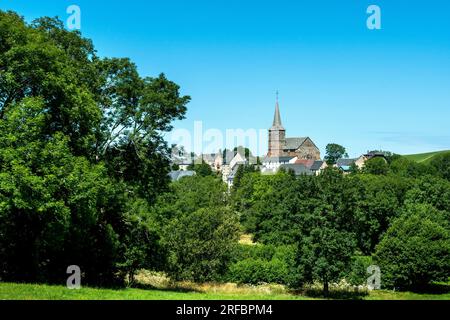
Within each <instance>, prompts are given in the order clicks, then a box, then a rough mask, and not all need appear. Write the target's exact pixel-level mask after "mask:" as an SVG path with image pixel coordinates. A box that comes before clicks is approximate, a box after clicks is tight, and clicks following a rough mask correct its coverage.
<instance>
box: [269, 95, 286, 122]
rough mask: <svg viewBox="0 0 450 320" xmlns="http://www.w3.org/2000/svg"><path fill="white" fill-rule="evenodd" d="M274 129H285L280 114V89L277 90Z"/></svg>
mask: <svg viewBox="0 0 450 320" xmlns="http://www.w3.org/2000/svg"><path fill="white" fill-rule="evenodd" d="M271 129H272V130H284V128H283V125H282V123H281V115H280V105H279V103H278V91H277V102H276V104H275V115H274V117H273V125H272V128H271Z"/></svg>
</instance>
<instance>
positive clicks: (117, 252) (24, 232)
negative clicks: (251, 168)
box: [0, 11, 190, 284]
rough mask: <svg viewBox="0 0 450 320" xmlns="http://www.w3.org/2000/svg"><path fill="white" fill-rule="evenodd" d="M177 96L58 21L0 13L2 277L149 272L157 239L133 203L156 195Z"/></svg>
mask: <svg viewBox="0 0 450 320" xmlns="http://www.w3.org/2000/svg"><path fill="white" fill-rule="evenodd" d="M179 91H180V90H179V86H178V85H177V84H175V83H173V82H171V81H169V80H168V79H167V78H166V77H165V76H164V75H163V74H161V75H159V76H158V77H155V78H141V77H140V75H139V74H138V72H137V69H136V66H135V65H134V64H133V63H132V62H131V61H130V60H129V59H108V58H104V59H101V58H99V57H97V56H96V52H95V49H94V46H93V44H92V42H91V41H90V40H88V39H85V38H83V37H82V36H81V34H80V33H79V32H71V31H67V30H66V29H65V28H64V24H63V23H62V21H59V20H58V19H53V18H41V19H38V20H36V21H34V22H33V23H31V24H27V23H25V22H24V20H23V19H22V18H21V17H19V16H18V15H17V14H15V13H12V12H3V11H0V261H1V263H0V268H1V269H0V276H1V277H2V279H11V280H18V281H24V280H26V281H49V282H53V281H60V280H61V278H62V277H65V276H66V274H65V270H66V268H67V266H68V265H71V264H77V265H79V266H80V267H81V269H82V272H83V275H84V281H85V282H87V283H93V284H112V283H113V282H114V281H115V280H117V276H118V275H119V274H128V276H129V277H130V279H132V278H133V274H134V272H135V270H136V269H137V268H139V267H142V266H146V267H148V266H150V265H153V264H152V263H151V260H154V259H153V258H154V252H155V251H157V250H158V246H159V243H158V241H159V240H158V235H157V234H155V232H154V224H152V223H151V222H152V221H153V220H151V219H150V217H148V216H147V215H145V214H143V213H142V212H141V211H139V210H137V211H136V210H135V209H134V204H135V203H140V202H141V201H143V202H145V203H146V204H147V205H151V204H153V203H154V201H155V199H156V198H157V197H158V196H159V195H160V194H162V193H163V192H164V191H166V190H167V189H168V186H169V177H168V175H167V173H168V172H169V170H170V161H169V160H170V152H169V150H168V147H167V144H166V142H165V141H164V139H163V136H164V134H165V133H166V132H168V131H170V130H171V129H172V126H171V122H172V121H173V120H175V119H182V118H183V117H184V114H185V112H186V105H187V103H188V102H189V100H190V98H189V97H188V96H182V95H180V93H179ZM142 207H143V206H142ZM158 231H159V230H158ZM119 280H121V279H119Z"/></svg>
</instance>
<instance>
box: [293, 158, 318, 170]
mask: <svg viewBox="0 0 450 320" xmlns="http://www.w3.org/2000/svg"><path fill="white" fill-rule="evenodd" d="M295 164H303V165H304V166H305V167H307V168H308V169H309V168H311V167H312V165H313V164H314V160H304V159H299V160H297V161H295Z"/></svg>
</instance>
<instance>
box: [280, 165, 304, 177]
mask: <svg viewBox="0 0 450 320" xmlns="http://www.w3.org/2000/svg"><path fill="white" fill-rule="evenodd" d="M280 168H284V169H285V170H286V171H288V170H293V171H294V172H295V175H296V176H299V175H302V174H306V175H311V170H309V169H308V168H307V167H306V166H305V165H303V164H282V165H281V166H280Z"/></svg>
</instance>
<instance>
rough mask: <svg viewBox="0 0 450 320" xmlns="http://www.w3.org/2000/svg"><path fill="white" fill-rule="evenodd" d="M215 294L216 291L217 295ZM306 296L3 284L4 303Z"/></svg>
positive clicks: (397, 295) (376, 295)
mask: <svg viewBox="0 0 450 320" xmlns="http://www.w3.org/2000/svg"><path fill="white" fill-rule="evenodd" d="M233 288H234V287H233ZM214 291H215V292H214ZM357 298H358V299H365V300H450V292H448V293H445V294H417V293H411V292H393V291H386V290H380V291H372V292H370V294H369V295H367V296H361V297H357ZM305 299H312V298H311V297H306V296H303V295H295V294H291V293H277V292H270V290H267V292H265V293H264V292H261V290H260V289H258V288H254V289H249V288H246V289H244V290H242V289H238V290H230V289H229V288H225V289H220V288H217V287H213V288H210V289H208V290H206V291H202V292H200V291H188V292H182V291H170V290H161V289H156V290H154V289H153V290H147V289H130V288H127V289H119V290H114V289H94V288H81V289H80V290H69V289H67V288H66V287H64V286H50V285H39V284H15V283H0V300H305Z"/></svg>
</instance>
